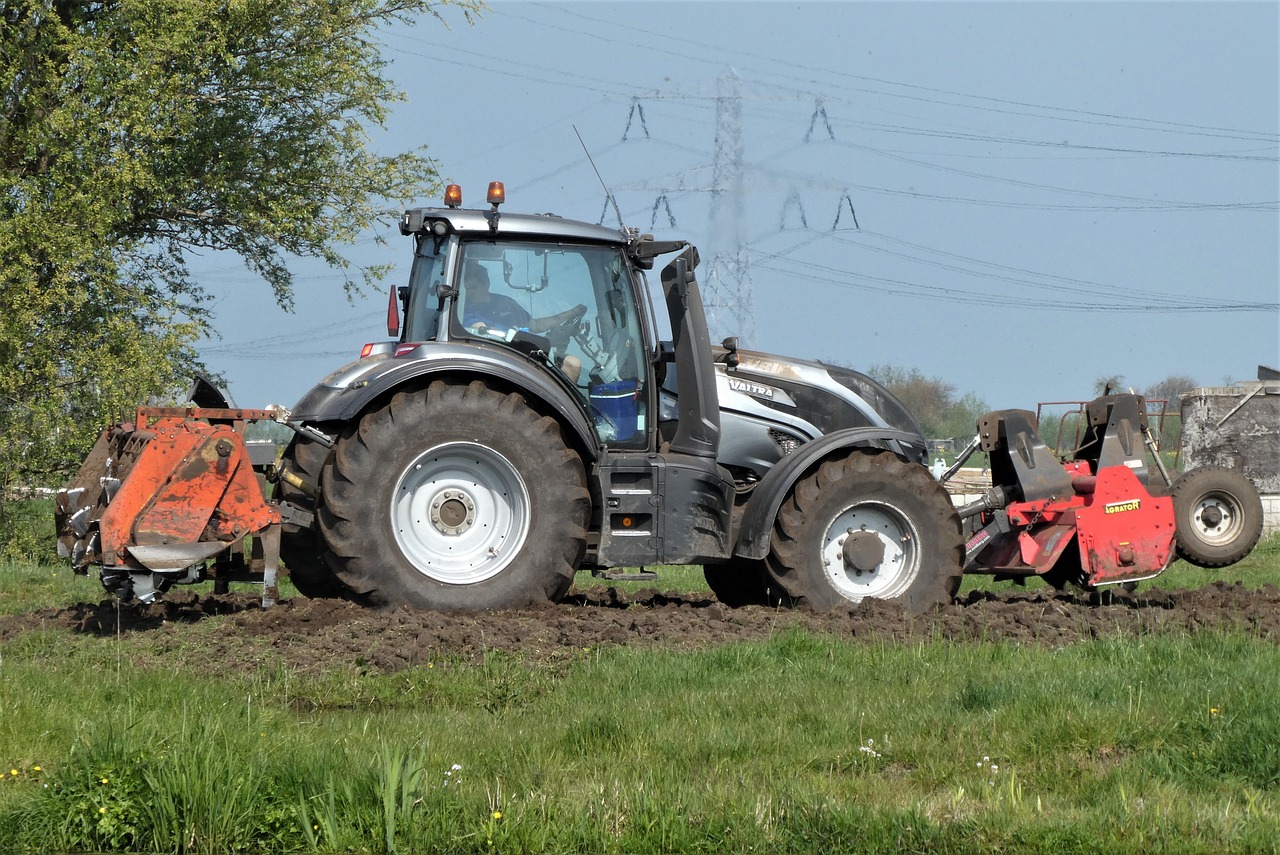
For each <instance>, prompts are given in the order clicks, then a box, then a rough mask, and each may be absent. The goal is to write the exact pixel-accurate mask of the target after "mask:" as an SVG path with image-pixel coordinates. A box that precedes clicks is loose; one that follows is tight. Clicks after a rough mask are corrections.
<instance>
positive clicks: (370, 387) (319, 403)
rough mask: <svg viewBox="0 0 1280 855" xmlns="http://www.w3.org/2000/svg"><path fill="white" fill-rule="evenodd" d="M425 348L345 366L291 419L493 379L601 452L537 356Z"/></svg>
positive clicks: (498, 349)
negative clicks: (450, 381) (435, 385)
mask: <svg viewBox="0 0 1280 855" xmlns="http://www.w3.org/2000/svg"><path fill="white" fill-rule="evenodd" d="M423 350H424V351H426V352H428V353H429V354H430V356H429V357H426V358H424V357H422V356H414V355H413V354H412V353H410V354H408V355H406V356H401V357H396V356H380V357H370V358H367V359H362V360H358V361H356V362H352V363H350V364H348V365H344V366H343V367H342V368H339V369H338V370H337V371H334V372H333V373H332V374H330V375H329V376H328V377H325V378H324V379H323V380H321V381H320V382H319V383H318V384H317V385H316V386H315V387H313V388H312V389H311V391H309V392H307V393H306V394H305V395H303V396H302V399H301V400H299V401H298V403H297V404H296V405H295V406H294V407H293V409H292V410H291V412H290V418H291V419H292V420H293V421H295V422H304V423H307V424H323V423H326V422H330V423H334V422H336V423H343V422H349V421H351V420H353V419H356V418H358V417H359V416H360V415H361V414H362V413H363V412H365V410H367V409H369V408H370V407H371V406H373V405H375V404H376V403H377V402H378V401H380V400H385V399H386V398H389V397H390V396H391V395H392V394H394V393H395V392H396V391H397V390H399V389H401V388H403V387H405V386H409V385H414V384H416V385H425V383H426V382H429V381H431V380H434V379H436V378H438V377H445V376H448V375H454V376H462V377H469V378H479V379H485V378H493V379H496V380H498V381H500V383H501V384H502V385H504V386H509V387H511V388H513V389H519V390H520V391H521V393H522V394H523V395H524V396H525V397H526V398H528V399H530V401H531V403H534V405H535V406H538V405H541V407H542V408H543V409H546V410H550V411H551V412H553V413H555V414H556V415H557V416H558V418H559V420H560V422H561V424H563V425H567V426H568V428H569V429H570V430H572V432H573V434H574V436H575V437H576V439H577V442H578V443H579V444H580V446H581V448H582V449H583V451H585V452H588V454H589V455H590V457H591V459H592V460H594V458H595V457H596V456H597V454H598V449H599V441H598V439H597V438H596V433H595V428H594V426H593V425H592V424H591V422H590V420H589V419H588V418H587V415H586V413H585V412H584V410H583V407H582V405H581V404H580V403H579V402H578V400H577V399H576V398H575V397H574V396H573V394H572V393H571V392H569V390H568V389H567V388H566V387H565V386H564V385H563V384H562V383H560V382H559V381H557V380H556V379H555V378H553V377H552V376H551V374H550V372H548V371H547V370H546V369H545V368H543V367H540V366H537V365H534V364H533V362H532V358H531V357H525V356H524V355H522V354H521V353H519V352H518V351H515V350H511V349H510V348H507V347H502V346H497V345H489V344H484V343H482V342H448V343H444V342H441V343H435V342H431V343H427V344H424V345H423Z"/></svg>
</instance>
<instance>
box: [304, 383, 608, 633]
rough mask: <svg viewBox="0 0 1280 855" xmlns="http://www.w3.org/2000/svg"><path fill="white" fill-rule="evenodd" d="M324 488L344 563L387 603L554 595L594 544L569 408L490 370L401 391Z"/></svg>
mask: <svg viewBox="0 0 1280 855" xmlns="http://www.w3.org/2000/svg"><path fill="white" fill-rule="evenodd" d="M321 488H322V495H323V497H324V501H323V505H322V507H321V508H320V513H319V521H320V531H321V534H322V535H323V537H324V539H325V542H326V544H327V545H328V548H329V552H330V555H331V557H330V560H331V562H332V565H333V567H334V571H335V573H336V574H337V576H338V577H339V578H340V579H341V580H342V581H343V582H344V583H345V584H346V585H347V586H348V587H350V588H351V589H353V590H355V591H357V592H359V593H361V594H363V595H365V596H367V597H368V598H369V599H370V600H372V601H373V602H376V603H379V604H383V605H397V604H406V605H411V606H416V607H420V608H430V609H440V610H446V611H447V610H461V609H501V608H515V607H521V606H526V605H530V604H532V603H539V602H546V601H553V602H554V601H557V600H559V599H561V598H562V597H563V596H564V594H565V592H566V591H568V589H569V585H570V583H571V582H572V580H573V573H574V570H575V569H576V568H577V565H578V563H579V562H580V561H581V560H582V556H583V554H584V552H585V550H586V527H587V517H588V514H589V512H590V497H589V494H588V492H587V489H586V475H585V472H584V470H583V466H582V461H581V459H580V458H579V457H578V455H577V454H576V453H574V452H573V451H572V450H571V449H569V448H568V447H567V446H566V444H565V441H564V438H563V436H562V435H561V432H560V426H559V424H558V423H557V422H556V421H555V419H552V418H550V417H547V416H541V415H539V414H538V413H537V412H535V411H534V410H533V409H532V408H531V407H530V406H529V405H528V404H527V403H526V401H525V399H524V398H523V397H522V396H521V395H518V394H514V393H513V394H503V393H501V392H497V391H495V390H493V389H490V388H489V387H488V386H486V385H485V384H484V383H483V382H481V381H474V382H472V383H471V384H470V385H467V386H462V385H458V384H452V383H447V382H444V381H436V382H434V383H432V384H431V386H430V387H429V388H428V389H427V390H426V391H425V392H422V391H413V392H399V393H397V394H396V395H395V396H394V397H393V398H392V399H391V402H390V403H389V404H388V405H387V406H385V407H383V408H382V409H379V410H375V411H373V412H370V413H368V414H366V415H365V416H364V417H363V418H362V419H361V420H360V423H359V425H358V426H357V427H356V429H355V430H353V431H351V432H349V433H348V434H347V435H346V436H344V437H343V438H342V439H341V440H339V442H338V445H337V447H336V448H335V449H334V453H333V454H332V455H331V456H330V457H329V459H328V461H327V462H326V464H325V469H324V473H323V476H322V480H321Z"/></svg>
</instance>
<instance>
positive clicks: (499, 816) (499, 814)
mask: <svg viewBox="0 0 1280 855" xmlns="http://www.w3.org/2000/svg"><path fill="white" fill-rule="evenodd" d="M493 818H494V819H502V811H500V810H495V811H494V812H493Z"/></svg>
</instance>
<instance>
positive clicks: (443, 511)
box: [391, 442, 530, 585]
mask: <svg viewBox="0 0 1280 855" xmlns="http://www.w3.org/2000/svg"><path fill="white" fill-rule="evenodd" d="M529 508H530V504H529V491H528V489H527V488H526V487H525V483H524V479H523V478H521V477H520V473H519V471H517V470H516V468H515V466H513V465H512V464H511V461H509V460H507V458H505V457H503V456H502V455H501V454H499V453H498V452H496V451H494V450H493V449H491V448H487V447H486V446H483V445H479V444H477V443H473V442H448V443H444V444H443V445H437V446H435V447H434V448H430V449H428V450H426V451H424V452H423V453H422V454H420V455H418V457H416V458H415V459H414V460H413V461H412V462H411V463H410V464H409V465H408V466H407V467H406V468H405V470H404V472H402V473H401V475H400V477H399V479H397V481H396V486H395V491H394V493H393V494H392V500H391V531H392V534H393V536H394V537H395V542H396V545H397V546H398V547H399V548H400V552H401V553H403V554H404V556H405V557H406V558H407V559H408V560H409V562H410V563H411V564H413V566H414V567H415V568H416V569H417V570H418V572H419V573H421V574H422V575H424V576H426V577H428V578H430V579H434V580H436V581H437V582H443V583H446V584H451V585H470V584H474V583H476V582H483V581H484V580H486V579H491V578H493V577H494V576H496V575H498V574H499V573H501V572H502V571H503V570H504V569H505V568H506V566H507V565H508V564H510V563H511V561H512V560H513V559H514V558H515V557H516V555H517V554H518V553H519V552H520V548H521V547H522V546H523V545H524V541H525V538H526V537H527V536H528V533H529Z"/></svg>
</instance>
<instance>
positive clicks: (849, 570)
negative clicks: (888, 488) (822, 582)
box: [822, 502, 920, 603]
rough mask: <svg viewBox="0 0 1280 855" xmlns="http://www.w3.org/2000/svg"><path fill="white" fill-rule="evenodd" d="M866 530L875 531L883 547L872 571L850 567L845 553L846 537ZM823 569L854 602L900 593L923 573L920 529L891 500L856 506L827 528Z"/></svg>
mask: <svg viewBox="0 0 1280 855" xmlns="http://www.w3.org/2000/svg"><path fill="white" fill-rule="evenodd" d="M864 531H865V532H869V533H871V534H874V535H875V536H876V537H877V539H878V540H879V541H880V543H881V545H882V546H883V547H884V558H883V559H882V560H881V561H880V563H879V564H878V565H876V566H875V567H874V568H873V569H870V570H859V569H858V568H856V567H853V566H851V565H850V564H849V563H848V562H846V561H845V556H844V543H845V538H847V537H848V536H849V535H850V534H852V533H858V532H864ZM822 571H823V574H824V575H825V576H826V579H827V581H828V582H829V583H830V584H831V586H832V587H833V588H835V589H836V591H837V592H838V593H839V594H840V596H842V597H844V598H845V599H847V600H850V601H851V602H855V603H857V602H860V601H861V600H862V599H863V598H865V597H876V598H879V599H886V600H888V599H893V598H894V597H898V596H901V595H902V594H904V593H906V590H907V589H908V588H909V587H910V586H911V583H912V582H913V581H915V578H916V576H917V575H918V574H919V573H920V536H919V532H918V531H917V530H916V527H915V525H913V524H912V522H911V518H910V517H909V516H908V515H907V514H905V513H903V512H902V511H901V510H900V509H899V508H897V507H896V506H894V505H891V504H889V503H888V502H863V503H861V504H858V505H854V506H853V507H852V508H849V509H847V510H845V511H844V512H843V513H841V514H840V515H839V516H837V517H836V518H835V520H834V521H833V522H832V523H831V525H830V526H829V527H828V528H827V533H826V535H825V536H824V537H823V540H822Z"/></svg>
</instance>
